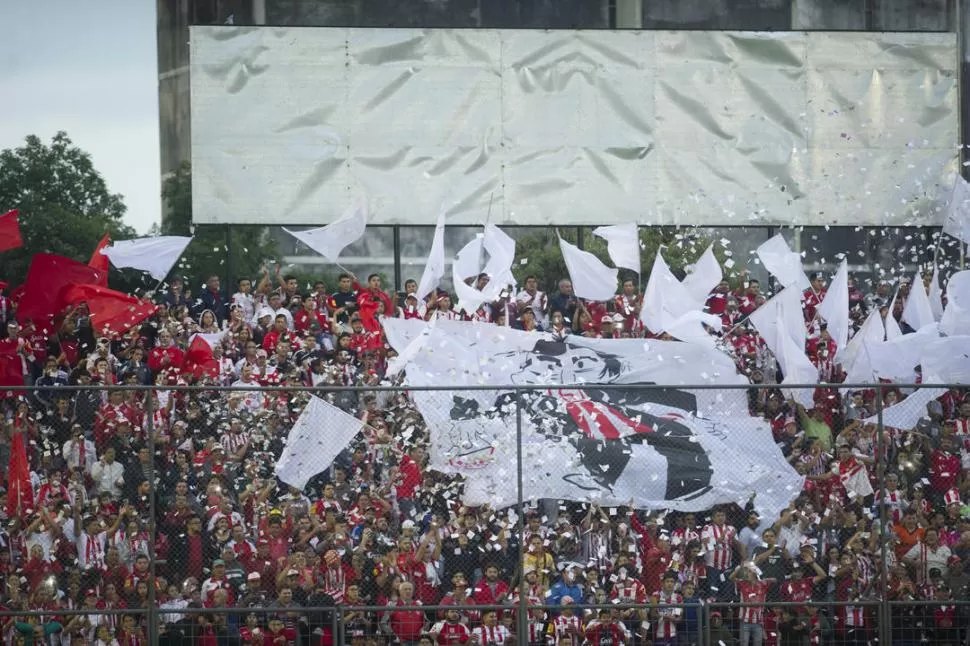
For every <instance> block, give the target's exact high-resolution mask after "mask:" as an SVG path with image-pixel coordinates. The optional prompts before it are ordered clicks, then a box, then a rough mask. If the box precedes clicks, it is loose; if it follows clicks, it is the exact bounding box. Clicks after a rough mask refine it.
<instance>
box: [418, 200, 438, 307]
mask: <svg viewBox="0 0 970 646" xmlns="http://www.w3.org/2000/svg"><path fill="white" fill-rule="evenodd" d="M444 275H445V209H444V208H442V209H441V212H440V213H439V214H438V222H437V224H435V226H434V238H433V239H432V241H431V253H429V254H428V261H427V262H426V263H425V265H424V272H423V273H422V274H421V281H420V282H419V283H418V291H417V292H415V294H414V295H415V297H416V298H417V299H418V300H419V301H420V300H423V299H424V298H425V297H426V296H427V295H428V294H430V293H431V291H432V290H433V289H434V288H436V287H437V286H438V283H439V282H440V281H441V278H442V276H444Z"/></svg>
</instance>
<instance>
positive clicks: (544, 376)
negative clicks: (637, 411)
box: [511, 346, 611, 385]
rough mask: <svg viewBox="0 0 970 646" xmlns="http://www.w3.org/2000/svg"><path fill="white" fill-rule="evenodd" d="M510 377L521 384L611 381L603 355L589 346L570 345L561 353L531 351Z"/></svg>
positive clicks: (515, 382)
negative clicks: (517, 370)
mask: <svg viewBox="0 0 970 646" xmlns="http://www.w3.org/2000/svg"><path fill="white" fill-rule="evenodd" d="M511 380H512V383H514V384H521V385H535V384H582V383H587V384H597V383H606V382H609V381H611V375H610V374H609V370H608V369H607V359H606V358H604V357H603V356H602V355H600V354H599V353H597V352H596V351H594V350H591V349H589V348H584V347H581V346H568V347H567V349H566V351H565V352H564V353H563V354H560V355H551V354H543V353H539V352H532V353H530V354H529V355H528V357H527V358H526V360H525V362H524V363H523V364H522V367H521V368H520V370H519V372H515V373H512V375H511Z"/></svg>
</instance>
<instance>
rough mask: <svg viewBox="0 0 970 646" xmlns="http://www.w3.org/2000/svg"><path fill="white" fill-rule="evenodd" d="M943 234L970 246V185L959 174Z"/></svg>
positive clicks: (948, 208)
mask: <svg viewBox="0 0 970 646" xmlns="http://www.w3.org/2000/svg"><path fill="white" fill-rule="evenodd" d="M943 233H948V234H950V235H951V236H953V237H954V238H956V239H957V240H961V241H963V242H965V243H966V244H970V184H967V180H965V179H963V177H962V176H961V175H960V174H959V173H957V176H956V179H954V180H953V191H952V192H951V193H950V202H949V204H947V208H946V220H945V221H944V222H943Z"/></svg>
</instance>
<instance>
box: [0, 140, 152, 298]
mask: <svg viewBox="0 0 970 646" xmlns="http://www.w3.org/2000/svg"><path fill="white" fill-rule="evenodd" d="M9 209H18V210H19V211H20V227H21V234H22V236H23V239H24V246H23V247H21V248H20V249H14V250H11V251H7V252H4V253H3V254H0V277H2V278H3V279H4V280H7V281H10V282H11V283H13V284H17V283H19V282H21V281H23V279H24V278H25V277H26V275H27V269H28V267H29V266H30V259H31V257H32V256H33V255H34V254H35V253H56V254H59V255H62V256H67V257H69V258H73V259H74V260H78V261H81V262H87V261H88V260H89V259H90V257H91V253H92V252H93V251H94V248H95V247H96V246H97V244H98V242H99V241H100V240H101V238H102V236H104V234H105V233H110V234H111V236H112V239H125V238H131V237H133V236H134V234H135V231H134V229H132V228H131V227H129V226H127V225H126V224H124V223H123V222H122V218H123V217H124V214H125V211H126V208H125V204H124V201H123V198H122V196H121V195H119V194H117V193H111V192H110V191H108V186H107V184H106V183H105V181H104V178H103V177H102V176H101V174H100V173H99V172H98V171H97V170H95V168H94V165H93V164H92V163H91V156H90V155H89V154H88V153H86V152H84V151H83V150H81V149H80V148H78V147H77V146H75V145H74V144H73V142H72V141H71V139H70V137H68V136H67V133H64V132H58V133H57V134H56V135H54V137H53V138H52V139H51V142H50V145H47V144H45V143H43V142H42V141H41V140H40V138H39V137H37V136H36V135H30V136H28V137H27V138H26V140H25V144H24V145H23V146H21V147H20V148H13V149H10V148H8V149H5V150H3V151H2V152H0V212H6V211H7V210H9Z"/></svg>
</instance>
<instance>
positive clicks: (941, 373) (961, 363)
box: [920, 335, 970, 384]
mask: <svg viewBox="0 0 970 646" xmlns="http://www.w3.org/2000/svg"><path fill="white" fill-rule="evenodd" d="M920 366H922V368H923V383H926V384H943V383H951V384H970V336H967V335H960V336H944V337H940V338H938V339H933V340H932V341H930V342H929V343H927V344H926V346H924V347H923V353H922V355H920Z"/></svg>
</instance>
